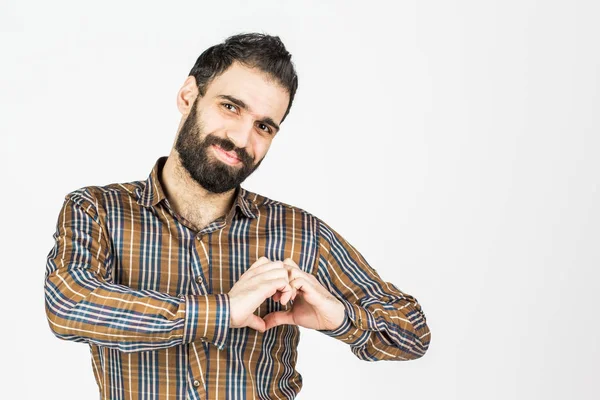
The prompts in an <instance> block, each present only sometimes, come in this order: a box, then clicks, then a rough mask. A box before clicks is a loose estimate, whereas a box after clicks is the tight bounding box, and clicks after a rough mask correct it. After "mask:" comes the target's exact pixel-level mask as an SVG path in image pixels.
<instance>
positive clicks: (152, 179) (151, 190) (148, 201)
mask: <svg viewBox="0 0 600 400" xmlns="http://www.w3.org/2000/svg"><path fill="white" fill-rule="evenodd" d="M167 158H168V157H166V156H164V157H160V158H159V159H158V160H157V161H156V163H155V164H154V167H153V168H152V171H151V172H150V175H149V176H148V179H146V180H145V186H144V188H143V189H142V193H141V195H140V197H139V198H138V200H137V202H138V204H139V205H141V206H144V207H152V206H155V205H157V204H158V203H160V202H161V201H162V200H164V199H165V198H166V196H165V192H164V190H163V188H162V185H161V184H160V179H159V174H160V173H161V171H162V168H163V166H164V165H165V162H166V161H167ZM236 191H237V196H236V199H235V202H234V207H239V208H240V210H242V213H243V214H244V215H245V216H246V217H248V218H256V217H257V216H258V206H257V205H256V204H255V203H254V201H253V200H250V197H251V192H248V191H247V190H246V189H244V188H243V187H241V186H238V188H237V190H236ZM254 197H256V196H254ZM228 214H229V213H228Z"/></svg>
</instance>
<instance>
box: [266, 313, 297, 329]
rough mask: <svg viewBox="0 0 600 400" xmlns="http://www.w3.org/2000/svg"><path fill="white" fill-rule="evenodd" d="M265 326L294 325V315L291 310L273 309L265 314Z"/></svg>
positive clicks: (267, 327) (268, 327)
mask: <svg viewBox="0 0 600 400" xmlns="http://www.w3.org/2000/svg"><path fill="white" fill-rule="evenodd" d="M264 321H265V328H266V329H267V330H268V329H271V328H274V327H276V326H279V325H284V324H288V325H296V324H295V322H294V315H293V314H292V310H288V311H274V312H272V313H269V314H267V315H265V320H264Z"/></svg>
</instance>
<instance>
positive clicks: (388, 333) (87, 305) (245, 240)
mask: <svg viewBox="0 0 600 400" xmlns="http://www.w3.org/2000/svg"><path fill="white" fill-rule="evenodd" d="M165 161H166V157H162V158H160V159H158V161H157V162H156V164H155V165H154V168H153V169H152V172H151V173H150V176H149V177H148V179H147V180H145V181H136V182H131V183H123V184H112V185H107V186H103V187H96V186H90V187H84V188H81V189H78V190H76V191H73V192H72V193H69V194H68V195H67V196H66V197H65V202H64V205H63V207H62V209H61V211H60V214H59V217H58V221H57V226H56V232H55V234H54V240H55V244H54V247H53V248H52V249H51V251H50V253H49V254H48V257H47V266H46V274H45V275H46V280H45V303H46V313H47V317H48V322H49V325H50V328H51V330H52V332H53V333H54V334H55V335H56V336H57V337H59V338H61V339H66V340H71V341H74V342H84V343H87V344H88V345H89V346H90V350H91V361H92V369H93V372H94V375H95V379H96V382H97V383H98V387H99V390H100V397H101V398H102V399H130V398H134V397H135V398H136V399H217V398H219V397H220V398H228V399H246V398H248V399H250V398H252V399H293V398H294V397H295V396H296V395H297V393H298V392H299V391H300V389H301V388H302V376H301V375H300V374H299V373H298V371H296V369H295V365H296V359H297V345H298V341H299V338H300V331H299V329H298V327H297V326H294V325H281V326H278V327H275V328H272V329H270V330H268V331H266V332H265V333H260V332H258V331H255V330H253V329H251V328H238V329H235V328H229V297H228V295H227V293H228V292H229V290H230V289H231V288H232V286H233V284H234V283H235V282H236V281H237V280H238V279H239V277H240V276H241V275H242V274H243V273H244V272H245V271H246V270H247V269H248V268H249V267H250V266H251V265H252V264H253V263H254V262H255V261H256V260H257V259H258V258H260V257H261V256H265V257H267V258H269V259H270V260H283V259H285V258H287V257H291V258H292V259H293V260H294V261H295V262H296V263H297V264H298V266H299V267H300V268H301V269H302V270H303V271H305V272H308V273H311V274H313V275H314V276H315V277H316V278H317V279H318V281H319V282H320V283H321V284H322V285H323V286H324V287H325V288H327V289H328V290H329V291H330V292H331V293H332V294H333V295H334V296H336V297H337V298H338V299H339V300H340V301H342V303H343V304H344V306H345V309H346V319H345V321H344V322H343V324H342V325H341V326H340V327H339V328H338V329H336V330H335V331H321V332H323V333H325V334H327V335H329V336H331V337H333V338H336V339H337V340H340V341H342V342H344V343H347V344H348V345H349V346H350V350H352V352H353V353H354V354H355V355H356V356H357V357H358V358H360V359H363V360H369V361H375V360H408V359H415V358H418V357H421V356H422V355H423V354H424V353H425V352H426V351H427V348H428V346H429V341H430V334H429V328H428V326H427V324H426V320H425V316H424V314H423V312H422V310H421V307H420V305H419V303H418V302H417V300H416V299H415V298H414V297H412V296H410V295H408V294H405V293H403V292H401V291H400V290H398V289H397V288H396V287H395V286H394V285H393V284H391V283H388V282H385V281H383V280H382V279H381V278H380V277H379V275H378V274H377V272H376V271H375V270H374V269H373V268H371V267H370V266H369V264H368V263H367V261H366V260H365V259H364V258H363V257H362V255H361V254H360V253H359V252H358V251H357V250H356V249H355V248H354V247H352V246H351V245H350V244H349V243H348V242H347V241H346V240H345V239H344V238H342V237H341V236H340V235H339V234H338V233H337V232H336V231H334V230H333V229H332V228H331V227H330V226H328V225H327V224H326V223H324V222H323V221H321V220H320V219H318V218H317V217H315V216H313V215H311V214H309V213H308V212H306V211H304V210H302V209H299V208H297V207H293V206H290V205H287V204H284V203H281V202H278V201H274V200H271V199H268V198H266V197H264V196H260V195H258V194H255V193H251V192H249V191H247V190H245V189H244V188H242V187H239V188H238V189H237V191H236V198H235V202H234V205H233V207H232V208H231V210H230V211H229V212H228V213H227V215H225V216H223V217H221V218H218V219H217V220H215V221H213V222H212V223H210V224H209V225H208V226H206V227H204V228H203V229H202V230H201V231H199V232H197V231H195V230H194V229H192V228H191V224H189V223H188V222H187V221H186V220H185V219H184V218H182V217H181V216H179V215H177V214H176V213H175V212H174V211H173V210H172V208H171V207H170V205H169V201H168V199H167V198H166V197H165V194H164V192H163V189H162V187H161V185H160V182H159V176H160V171H161V169H162V166H163V165H164V162H165ZM287 308H288V306H287V305H286V306H282V305H281V304H280V303H278V302H274V301H272V300H271V299H270V298H269V299H266V300H265V301H264V303H263V304H262V305H261V306H260V307H259V309H258V310H257V311H256V314H257V315H259V316H261V317H264V316H265V315H266V314H268V313H270V312H273V311H278V310H285V309H287Z"/></svg>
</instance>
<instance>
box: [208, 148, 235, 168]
mask: <svg viewBox="0 0 600 400" xmlns="http://www.w3.org/2000/svg"><path fill="white" fill-rule="evenodd" d="M212 148H213V149H214V151H215V153H216V154H217V157H219V158H220V159H221V160H223V161H225V162H226V163H227V164H229V165H237V164H239V163H240V162H241V161H240V159H239V158H237V157H236V156H234V155H233V153H232V152H227V151H225V150H223V149H222V148H220V147H219V146H217V145H213V146H212Z"/></svg>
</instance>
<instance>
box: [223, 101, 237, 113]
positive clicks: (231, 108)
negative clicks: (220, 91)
mask: <svg viewBox="0 0 600 400" xmlns="http://www.w3.org/2000/svg"><path fill="white" fill-rule="evenodd" d="M222 104H223V107H225V108H226V109H228V110H229V111H232V112H237V107H236V106H234V105H233V104H229V103H222Z"/></svg>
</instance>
